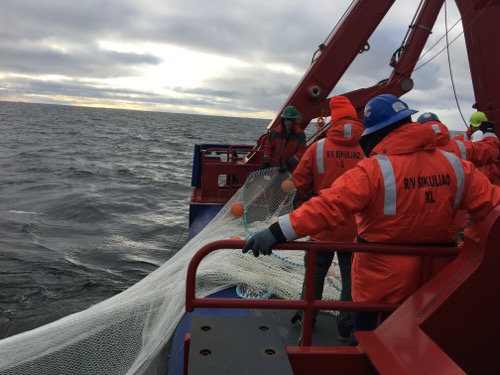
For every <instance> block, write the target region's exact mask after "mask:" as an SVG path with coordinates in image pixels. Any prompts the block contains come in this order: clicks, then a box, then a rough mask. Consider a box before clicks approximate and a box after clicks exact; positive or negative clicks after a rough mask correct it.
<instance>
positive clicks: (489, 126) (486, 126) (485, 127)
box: [479, 121, 495, 134]
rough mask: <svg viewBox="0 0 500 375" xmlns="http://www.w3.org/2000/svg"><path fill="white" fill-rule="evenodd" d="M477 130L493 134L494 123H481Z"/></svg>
mask: <svg viewBox="0 0 500 375" xmlns="http://www.w3.org/2000/svg"><path fill="white" fill-rule="evenodd" d="M479 130H481V131H482V132H483V134H485V133H495V123H494V122H493V121H483V122H482V123H481V125H479Z"/></svg>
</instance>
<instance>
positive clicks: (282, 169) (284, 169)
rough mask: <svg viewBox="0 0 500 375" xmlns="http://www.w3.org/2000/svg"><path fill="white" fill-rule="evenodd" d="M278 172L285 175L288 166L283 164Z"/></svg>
mask: <svg viewBox="0 0 500 375" xmlns="http://www.w3.org/2000/svg"><path fill="white" fill-rule="evenodd" d="M278 171H280V172H281V173H285V172H287V171H288V166H287V165H286V164H283V165H282V166H280V167H279V169H278Z"/></svg>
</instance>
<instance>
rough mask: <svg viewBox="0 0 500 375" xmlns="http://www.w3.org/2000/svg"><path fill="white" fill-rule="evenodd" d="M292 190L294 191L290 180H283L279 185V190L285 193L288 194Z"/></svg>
mask: <svg viewBox="0 0 500 375" xmlns="http://www.w3.org/2000/svg"><path fill="white" fill-rule="evenodd" d="M293 189H295V185H294V183H293V181H292V180H285V181H283V182H282V183H281V190H283V191H284V192H285V193H290V192H291V191H292V190H293Z"/></svg>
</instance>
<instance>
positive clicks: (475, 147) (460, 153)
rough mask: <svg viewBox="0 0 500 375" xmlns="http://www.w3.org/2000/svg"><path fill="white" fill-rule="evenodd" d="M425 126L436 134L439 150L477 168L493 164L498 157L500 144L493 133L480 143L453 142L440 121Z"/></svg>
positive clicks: (488, 134)
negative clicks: (469, 162) (449, 153)
mask: <svg viewBox="0 0 500 375" xmlns="http://www.w3.org/2000/svg"><path fill="white" fill-rule="evenodd" d="M424 125H426V126H427V125H428V126H430V127H431V128H432V129H433V130H434V132H435V133H436V146H437V148H438V149H440V150H443V151H447V152H451V153H453V154H455V155H456V156H457V157H459V158H460V159H463V160H468V161H471V162H472V163H473V164H474V165H475V166H476V167H481V166H484V165H489V164H492V163H494V162H495V160H496V159H497V157H498V147H499V145H500V142H499V141H498V138H497V136H496V135H495V134H493V133H486V134H485V135H484V138H483V139H482V140H481V141H479V142H472V141H467V140H457V139H453V140H452V139H451V138H450V132H449V130H448V128H447V127H446V125H445V124H443V123H441V122H439V121H427V122H426V123H425V124H424Z"/></svg>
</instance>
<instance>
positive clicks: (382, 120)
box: [363, 94, 418, 135]
mask: <svg viewBox="0 0 500 375" xmlns="http://www.w3.org/2000/svg"><path fill="white" fill-rule="evenodd" d="M417 112H418V111H415V110H413V109H409V108H408V105H407V104H406V103H405V102H403V101H402V100H401V99H399V98H398V97H397V96H394V95H391V94H382V95H378V96H376V97H374V98H373V99H371V100H370V101H369V102H368V103H366V106H365V118H364V120H363V124H364V125H365V131H364V132H363V135H368V134H371V133H373V132H376V131H377V130H380V129H383V128H385V127H386V126H389V125H392V124H394V123H395V122H398V121H399V120H402V119H404V118H405V117H408V116H411V115H413V114H414V113H417Z"/></svg>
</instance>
